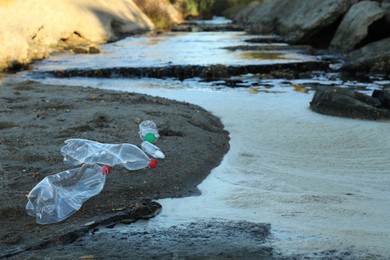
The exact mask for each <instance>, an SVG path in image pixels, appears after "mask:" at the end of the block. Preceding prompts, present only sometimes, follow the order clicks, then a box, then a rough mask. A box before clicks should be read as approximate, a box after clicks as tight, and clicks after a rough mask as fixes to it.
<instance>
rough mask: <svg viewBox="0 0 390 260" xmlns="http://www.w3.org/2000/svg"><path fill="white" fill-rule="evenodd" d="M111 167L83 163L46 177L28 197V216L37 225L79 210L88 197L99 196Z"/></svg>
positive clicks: (53, 221) (60, 218)
mask: <svg viewBox="0 0 390 260" xmlns="http://www.w3.org/2000/svg"><path fill="white" fill-rule="evenodd" d="M110 171H111V168H110V166H107V165H103V166H100V165H98V164H84V165H83V166H82V167H80V168H76V169H71V170H66V171H63V172H60V173H57V174H54V175H49V176H46V177H45V178H44V179H43V180H42V181H41V182H39V183H38V184H37V185H36V186H35V187H34V188H33V189H32V190H31V191H30V193H29V194H28V203H27V206H26V210H27V213H28V214H29V215H30V216H33V217H35V219H36V222H37V223H38V224H51V223H56V222H60V221H62V220H64V219H66V218H68V217H69V216H70V215H72V214H74V213H75V212H76V211H78V210H79V209H80V208H81V206H82V204H83V203H84V202H85V201H86V200H88V199H89V198H91V197H93V196H95V195H97V194H99V193H100V192H101V191H102V189H103V187H104V184H105V182H106V176H107V175H108V174H109V173H110Z"/></svg>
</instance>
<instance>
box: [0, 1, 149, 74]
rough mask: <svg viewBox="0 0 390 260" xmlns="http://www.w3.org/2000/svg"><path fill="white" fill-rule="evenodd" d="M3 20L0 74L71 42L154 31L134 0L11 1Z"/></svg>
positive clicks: (3, 7)
mask: <svg viewBox="0 0 390 260" xmlns="http://www.w3.org/2000/svg"><path fill="white" fill-rule="evenodd" d="M0 17H1V25H0V39H1V45H0V71H1V70H3V69H6V68H9V67H10V66H13V64H25V63H29V62H31V61H32V60H34V59H37V58H38V59H39V58H43V57H45V56H47V55H48V54H49V53H50V52H51V51H52V50H55V49H56V48H57V47H58V45H59V44H60V45H61V44H63V43H64V42H66V41H67V40H68V39H73V40H72V42H71V43H70V44H72V43H73V42H74V38H79V40H80V41H82V42H85V43H95V44H101V43H105V42H107V41H113V40H117V39H119V38H121V37H123V36H124V35H129V34H131V33H136V32H140V31H145V30H150V29H151V28H153V24H152V22H151V21H150V20H149V18H148V17H147V16H146V15H145V14H144V13H143V12H142V11H141V10H140V9H139V8H138V7H137V6H136V5H135V4H134V3H133V1H132V0H111V1H110V3H109V4H108V3H107V1H104V0H83V1H78V0H56V1H52V0H39V1H38V0H8V1H1V2H0Z"/></svg>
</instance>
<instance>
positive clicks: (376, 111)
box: [310, 88, 390, 120]
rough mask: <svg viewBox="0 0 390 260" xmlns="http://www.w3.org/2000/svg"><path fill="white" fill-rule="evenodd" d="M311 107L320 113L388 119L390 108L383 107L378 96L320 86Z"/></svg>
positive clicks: (389, 117)
mask: <svg viewBox="0 0 390 260" xmlns="http://www.w3.org/2000/svg"><path fill="white" fill-rule="evenodd" d="M310 108H311V109H312V110H313V111H315V112H317V113H320V114H325V115H332V116H341V117H348V118H360V119H369V120H388V119H390V110H388V109H384V108H382V103H381V101H380V100H379V99H378V98H375V97H370V96H368V95H365V94H363V93H360V92H357V91H354V90H351V89H344V88H331V89H329V88H320V89H318V90H317V91H316V93H315V94H314V97H313V99H312V101H311V102H310Z"/></svg>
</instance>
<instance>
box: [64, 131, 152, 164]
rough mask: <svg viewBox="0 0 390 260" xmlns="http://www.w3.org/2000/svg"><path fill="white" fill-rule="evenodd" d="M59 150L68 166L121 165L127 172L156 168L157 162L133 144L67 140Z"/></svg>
mask: <svg viewBox="0 0 390 260" xmlns="http://www.w3.org/2000/svg"><path fill="white" fill-rule="evenodd" d="M65 143H66V145H65V146H63V147H62V148H61V153H62V155H63V156H64V162H65V164H68V165H79V164H83V163H88V164H94V163H98V164H105V165H110V166H114V165H122V166H123V167H125V168H126V169H128V170H139V169H143V168H147V167H149V168H156V165H157V160H156V159H150V158H149V157H148V156H147V155H146V154H145V153H144V152H143V151H142V150H141V149H140V148H139V147H137V146H136V145H133V144H104V143H99V142H96V141H91V140H87V139H68V140H66V141H65Z"/></svg>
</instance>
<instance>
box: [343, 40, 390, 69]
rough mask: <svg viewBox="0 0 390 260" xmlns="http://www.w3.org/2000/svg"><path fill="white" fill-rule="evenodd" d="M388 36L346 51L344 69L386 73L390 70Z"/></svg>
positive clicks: (389, 42)
mask: <svg viewBox="0 0 390 260" xmlns="http://www.w3.org/2000/svg"><path fill="white" fill-rule="evenodd" d="M389 46H390V38H386V39H383V40H380V41H377V42H373V43H370V44H367V45H366V46H364V47H362V48H360V49H358V50H355V51H352V52H350V53H348V55H347V56H346V59H347V62H346V63H345V65H344V66H343V69H344V70H349V71H361V72H379V73H382V72H383V73H388V72H389V71H390V48H389Z"/></svg>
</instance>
